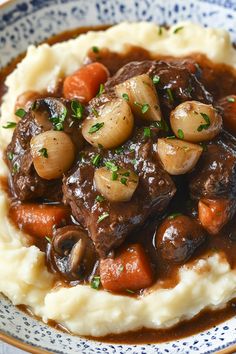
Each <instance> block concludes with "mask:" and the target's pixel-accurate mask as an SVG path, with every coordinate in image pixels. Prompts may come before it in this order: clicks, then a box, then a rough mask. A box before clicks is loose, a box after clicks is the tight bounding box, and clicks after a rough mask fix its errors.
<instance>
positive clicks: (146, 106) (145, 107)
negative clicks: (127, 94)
mask: <svg viewBox="0 0 236 354" xmlns="http://www.w3.org/2000/svg"><path fill="white" fill-rule="evenodd" d="M134 104H135V106H138V107H140V108H141V112H142V113H143V114H145V113H146V112H147V111H148V110H149V108H150V106H149V104H148V103H144V104H142V103H139V102H136V101H134Z"/></svg>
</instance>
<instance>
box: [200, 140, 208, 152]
mask: <svg viewBox="0 0 236 354" xmlns="http://www.w3.org/2000/svg"><path fill="white" fill-rule="evenodd" d="M199 145H200V146H201V147H202V150H203V151H207V144H206V143H203V142H201V143H199Z"/></svg>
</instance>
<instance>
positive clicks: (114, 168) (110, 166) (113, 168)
mask: <svg viewBox="0 0 236 354" xmlns="http://www.w3.org/2000/svg"><path fill="white" fill-rule="evenodd" d="M105 166H106V168H107V169H108V170H110V171H112V172H117V171H118V169H119V167H118V166H116V165H115V164H114V162H112V161H107V162H105Z"/></svg>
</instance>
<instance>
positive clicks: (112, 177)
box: [111, 171, 118, 181]
mask: <svg viewBox="0 0 236 354" xmlns="http://www.w3.org/2000/svg"><path fill="white" fill-rule="evenodd" d="M117 178H118V173H117V172H114V171H113V172H112V175H111V179H112V181H116V180H117Z"/></svg>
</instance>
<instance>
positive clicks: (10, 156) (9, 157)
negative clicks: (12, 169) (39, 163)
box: [7, 151, 14, 161]
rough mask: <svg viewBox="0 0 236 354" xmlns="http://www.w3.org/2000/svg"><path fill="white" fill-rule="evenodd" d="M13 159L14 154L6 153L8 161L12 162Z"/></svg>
mask: <svg viewBox="0 0 236 354" xmlns="http://www.w3.org/2000/svg"><path fill="white" fill-rule="evenodd" d="M13 157H14V154H13V152H12V151H10V152H8V153H7V158H8V160H9V161H12V160H13Z"/></svg>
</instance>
